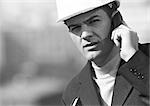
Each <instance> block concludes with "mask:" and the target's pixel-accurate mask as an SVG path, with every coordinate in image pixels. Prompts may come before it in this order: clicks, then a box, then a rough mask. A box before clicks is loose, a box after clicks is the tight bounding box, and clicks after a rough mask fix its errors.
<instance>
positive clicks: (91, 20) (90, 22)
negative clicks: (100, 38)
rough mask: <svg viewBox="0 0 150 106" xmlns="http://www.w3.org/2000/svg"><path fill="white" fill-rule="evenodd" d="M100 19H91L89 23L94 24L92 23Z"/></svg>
mask: <svg viewBox="0 0 150 106" xmlns="http://www.w3.org/2000/svg"><path fill="white" fill-rule="evenodd" d="M98 21H100V20H99V19H94V20H91V21H89V24H92V23H95V22H98Z"/></svg>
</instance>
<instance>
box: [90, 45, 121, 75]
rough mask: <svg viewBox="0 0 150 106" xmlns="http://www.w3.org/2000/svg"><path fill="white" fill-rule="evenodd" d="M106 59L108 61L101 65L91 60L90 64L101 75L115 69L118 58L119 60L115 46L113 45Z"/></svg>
mask: <svg viewBox="0 0 150 106" xmlns="http://www.w3.org/2000/svg"><path fill="white" fill-rule="evenodd" d="M107 60H109V61H108V62H107V63H106V64H105V65H103V66H101V67H100V66H98V63H96V62H94V61H92V66H93V68H94V70H97V71H99V72H98V73H100V74H101V75H103V74H108V73H110V72H111V71H112V70H114V69H117V68H118V65H119V63H120V60H121V59H120V54H119V51H118V50H117V48H115V47H114V48H113V50H112V52H111V54H110V56H109V57H108V59H107Z"/></svg>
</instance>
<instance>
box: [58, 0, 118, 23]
mask: <svg viewBox="0 0 150 106" xmlns="http://www.w3.org/2000/svg"><path fill="white" fill-rule="evenodd" d="M113 1H116V2H117V5H118V7H119V4H120V2H119V1H118V0H56V5H57V12H58V20H57V22H60V21H64V20H66V19H69V18H71V17H74V16H76V15H79V14H81V13H84V12H87V11H90V10H92V9H95V8H97V7H100V6H103V5H105V4H108V3H111V2H113Z"/></svg>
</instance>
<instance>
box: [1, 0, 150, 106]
mask: <svg viewBox="0 0 150 106" xmlns="http://www.w3.org/2000/svg"><path fill="white" fill-rule="evenodd" d="M119 10H120V11H121V13H122V15H123V17H124V20H125V21H126V22H127V24H128V25H129V26H130V27H131V28H132V29H133V30H135V31H136V32H138V35H139V38H140V42H141V43H147V42H149V43H150V35H149V33H150V29H149V25H150V1H149V0H122V1H121V7H120V9H119ZM56 19H57V12H56V4H55V0H0V106H59V105H60V101H61V95H62V92H63V90H64V88H65V87H66V85H67V84H68V82H69V81H70V80H71V79H72V77H73V76H75V75H76V74H77V73H78V72H79V71H80V70H81V68H82V67H83V65H84V64H85V63H86V59H85V58H84V57H83V56H82V55H81V54H80V53H79V51H78V50H77V49H76V47H75V46H74V45H73V43H72V41H71V39H70V38H69V36H68V33H67V29H66V27H64V25H63V24H62V23H59V24H58V23H56Z"/></svg>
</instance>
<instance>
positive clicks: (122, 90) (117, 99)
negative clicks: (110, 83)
mask: <svg viewBox="0 0 150 106" xmlns="http://www.w3.org/2000/svg"><path fill="white" fill-rule="evenodd" d="M121 64H122V62H121ZM132 89H133V87H132V86H131V84H130V83H129V82H127V80H126V79H125V78H124V77H123V76H121V75H119V74H117V76H116V82H115V85H114V93H113V99H112V106H122V105H123V104H124V103H125V101H126V99H127V97H128V96H129V94H130V93H131V91H132Z"/></svg>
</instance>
